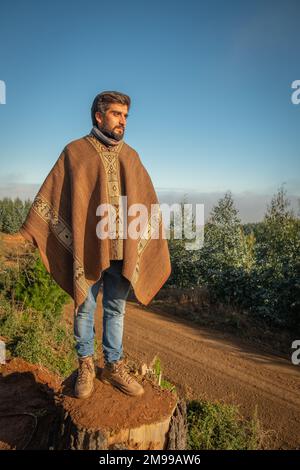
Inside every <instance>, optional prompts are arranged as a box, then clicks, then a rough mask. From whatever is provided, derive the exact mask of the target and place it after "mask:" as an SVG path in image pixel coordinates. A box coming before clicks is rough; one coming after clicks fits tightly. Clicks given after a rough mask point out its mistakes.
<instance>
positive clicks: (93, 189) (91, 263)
mask: <svg viewBox="0 0 300 470" xmlns="http://www.w3.org/2000/svg"><path fill="white" fill-rule="evenodd" d="M120 195H123V196H124V195H126V196H127V208H129V207H130V206H131V205H132V204H136V203H138V204H144V205H145V206H146V207H147V210H148V217H147V220H146V223H141V224H140V229H141V230H140V235H139V236H138V238H136V239H134V238H132V237H130V236H128V235H127V238H126V236H125V237H124V239H120V238H119V237H118V233H119V232H118V230H117V232H115V233H116V235H117V237H116V238H115V239H112V238H104V239H101V238H99V236H98V235H97V232H96V226H97V224H98V223H99V222H100V221H101V220H102V218H103V217H106V219H107V216H108V215H109V213H108V212H106V214H105V216H104V215H97V214H96V210H97V207H98V206H99V205H100V204H103V203H109V204H111V205H113V206H114V207H115V209H116V213H117V228H118V218H119V209H120V205H119V204H118V202H119V196H120ZM151 204H155V205H156V207H157V206H158V208H159V202H158V198H157V196H156V193H155V190H154V187H153V184H152V181H151V179H150V176H149V174H148V172H147V170H146V169H145V167H144V166H143V164H142V162H141V160H140V158H139V155H138V153H137V152H136V151H135V150H134V149H133V148H131V147H130V146H129V145H127V144H126V143H125V142H124V141H121V142H119V144H118V145H117V146H110V147H107V146H105V145H104V144H103V143H102V142H100V141H99V140H98V139H96V138H95V137H94V136H92V135H91V134H89V135H86V136H85V137H82V138H80V139H77V140H74V141H72V142H70V143H69V144H67V145H66V147H65V148H64V149H63V151H62V153H61V154H60V156H59V158H58V159H57V161H56V163H55V164H54V166H53V167H52V169H51V170H50V173H49V174H48V176H47V177H46V179H45V181H44V182H43V184H42V186H41V188H40V189H39V191H38V193H37V195H36V196H35V198H34V201H33V204H32V206H31V208H30V211H29V213H28V215H27V218H26V220H25V222H24V224H23V225H22V227H21V229H20V233H21V234H22V235H23V236H24V237H25V239H27V240H29V241H31V242H32V243H33V244H34V245H35V246H37V247H38V249H39V252H40V255H41V258H42V261H43V263H44V265H45V267H46V269H47V271H48V272H49V273H50V274H51V275H52V277H53V278H54V279H55V281H56V282H57V283H58V284H59V285H60V286H61V287H62V288H63V289H64V290H65V291H66V292H67V293H68V294H70V296H71V297H72V298H73V299H74V303H75V311H77V309H78V306H79V305H80V304H81V303H82V302H83V301H84V300H85V298H86V296H87V291H88V288H89V287H90V286H91V285H92V284H94V283H95V282H96V281H98V280H99V279H100V278H101V275H102V271H103V270H104V269H106V268H108V267H109V266H110V260H111V259H123V270H122V274H123V276H125V277H126V278H127V279H128V280H129V281H130V282H131V285H132V287H133V290H134V293H135V296H136V298H137V299H138V300H139V301H140V302H141V303H142V304H144V305H147V304H148V303H149V302H150V301H151V300H152V298H153V297H154V296H155V294H156V293H157V292H158V291H159V289H160V288H161V287H162V286H163V284H164V283H165V282H166V280H167V279H168V277H169V276H170V274H171V264H170V256H169V249H168V242H167V239H166V238H165V230H164V225H163V221H162V215H161V211H160V209H159V210H158V215H157V217H156V225H155V223H154V224H153V217H152V218H151ZM123 214H124V218H123V221H124V222H125V224H126V226H127V227H128V226H129V224H130V223H131V221H132V220H135V221H136V220H137V218H138V217H139V213H136V214H135V215H134V216H133V215H128V213H124V212H123ZM152 214H153V212H152ZM109 217H111V215H109ZM125 219H126V220H127V223H126V220H125ZM154 220H155V217H154ZM102 222H103V220H102ZM124 226H125V225H124ZM153 227H158V232H156V233H157V234H158V235H156V238H153V237H150V236H149V234H151V231H152V230H153ZM124 233H125V232H124ZM147 234H148V236H147Z"/></svg>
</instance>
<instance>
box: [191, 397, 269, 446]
mask: <svg viewBox="0 0 300 470" xmlns="http://www.w3.org/2000/svg"><path fill="white" fill-rule="evenodd" d="M187 416H188V449H192V450H194V449H195V450H197V449H200V450H201V449H206V450H252V449H258V448H259V446H260V429H259V423H258V419H257V417H256V413H255V415H254V418H253V419H251V420H249V421H246V420H243V419H242V418H241V416H240V415H239V412H238V409H237V408H236V407H235V406H232V405H225V404H221V403H210V402H207V401H197V400H192V401H190V402H188V406H187Z"/></svg>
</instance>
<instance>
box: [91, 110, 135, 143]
mask: <svg viewBox="0 0 300 470" xmlns="http://www.w3.org/2000/svg"><path fill="white" fill-rule="evenodd" d="M127 116H128V107H127V105H126V104H121V103H111V104H110V105H109V108H108V109H107V111H106V112H105V115H104V116H103V115H102V114H101V113H99V112H98V111H97V112H96V113H95V118H96V121H97V125H98V127H99V129H100V130H101V131H102V132H103V133H104V134H108V135H109V136H111V137H113V138H114V139H116V140H121V139H123V136H124V132H125V127H126V122H127Z"/></svg>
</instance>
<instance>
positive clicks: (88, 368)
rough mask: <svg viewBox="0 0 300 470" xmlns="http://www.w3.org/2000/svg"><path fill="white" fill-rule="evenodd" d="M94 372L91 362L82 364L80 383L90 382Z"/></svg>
mask: <svg viewBox="0 0 300 470" xmlns="http://www.w3.org/2000/svg"><path fill="white" fill-rule="evenodd" d="M92 372H93V367H92V365H91V363H90V362H89V361H82V362H80V367H79V370H78V379H77V380H78V383H84V382H87V381H88V378H89V375H90V374H91V373H92Z"/></svg>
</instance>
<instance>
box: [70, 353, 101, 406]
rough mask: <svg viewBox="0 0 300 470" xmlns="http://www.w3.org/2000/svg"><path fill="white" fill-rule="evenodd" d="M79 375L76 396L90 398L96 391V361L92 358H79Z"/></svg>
mask: <svg viewBox="0 0 300 470" xmlns="http://www.w3.org/2000/svg"><path fill="white" fill-rule="evenodd" d="M78 362H79V367H78V374H77V379H76V383H75V390H74V391H75V396H76V397H77V398H88V397H89V396H91V394H92V391H93V390H94V378H95V376H96V373H95V366H94V360H93V357H92V356H86V357H79V358H78Z"/></svg>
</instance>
